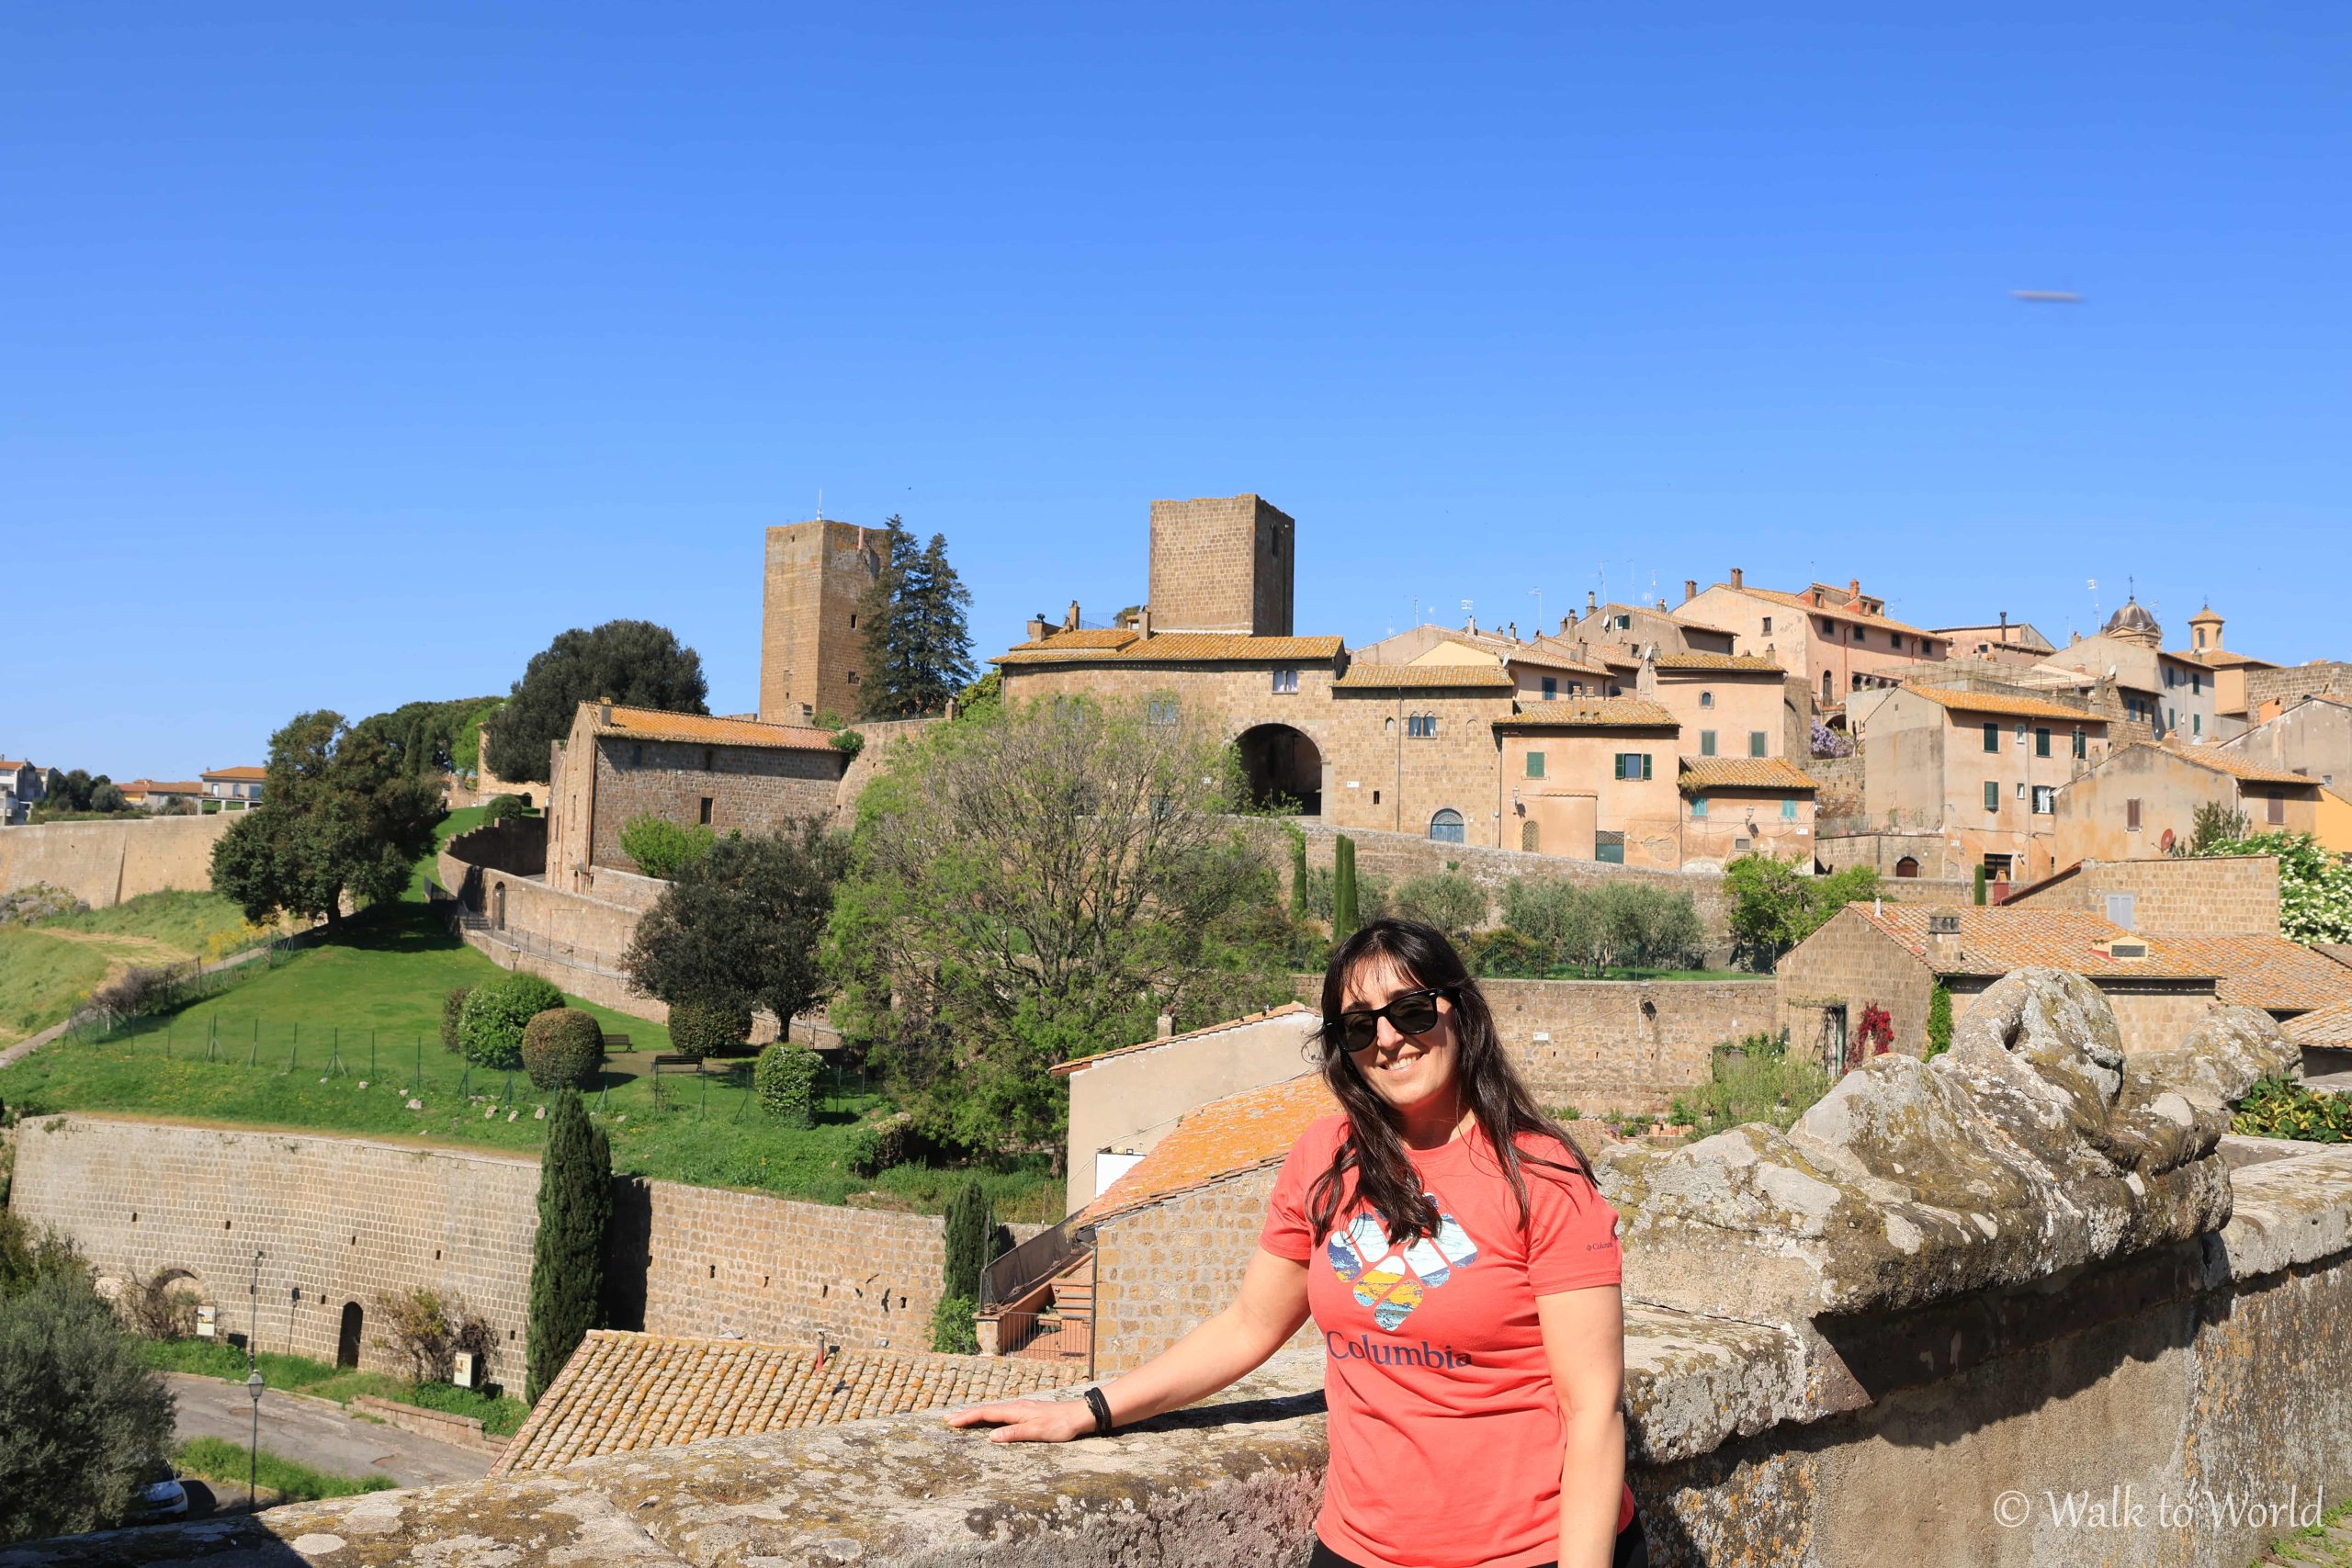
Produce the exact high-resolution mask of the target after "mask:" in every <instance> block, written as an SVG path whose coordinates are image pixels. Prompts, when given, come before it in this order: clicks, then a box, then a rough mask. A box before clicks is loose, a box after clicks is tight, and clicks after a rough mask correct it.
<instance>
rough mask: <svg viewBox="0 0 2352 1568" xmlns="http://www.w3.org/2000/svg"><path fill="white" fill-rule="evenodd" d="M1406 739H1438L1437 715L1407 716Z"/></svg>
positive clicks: (1418, 714)
mask: <svg viewBox="0 0 2352 1568" xmlns="http://www.w3.org/2000/svg"><path fill="white" fill-rule="evenodd" d="M1405 738H1406V739H1408V740H1434V739H1437V715H1435V714H1433V713H1416V714H1408V715H1406V716H1405Z"/></svg>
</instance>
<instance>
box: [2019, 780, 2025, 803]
mask: <svg viewBox="0 0 2352 1568" xmlns="http://www.w3.org/2000/svg"><path fill="white" fill-rule="evenodd" d="M2024 798H2025V781H2024V780H2023V779H2019V780H2018V799H2019V800H2023V799H2024Z"/></svg>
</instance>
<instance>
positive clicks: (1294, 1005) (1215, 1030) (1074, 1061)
mask: <svg viewBox="0 0 2352 1568" xmlns="http://www.w3.org/2000/svg"><path fill="white" fill-rule="evenodd" d="M1292 1013H1299V1014H1305V1013H1306V1005H1305V1004H1304V1003H1301V1002H1284V1003H1283V1005H1282V1006H1280V1007H1278V1008H1268V1009H1267V1010H1265V1011H1263V1012H1253V1013H1246V1014H1244V1015H1243V1016H1241V1017H1239V1018H1228V1019H1227V1020H1226V1021H1224V1022H1223V1023H1212V1024H1207V1025H1205V1026H1204V1027H1202V1028H1199V1029H1188V1030H1186V1031H1184V1032H1183V1033H1182V1034H1159V1035H1155V1036H1153V1037H1152V1038H1151V1039H1149V1040H1139V1041H1137V1042H1136V1043H1134V1044H1133V1045H1119V1046H1114V1047H1113V1048H1112V1049H1111V1050H1108V1051H1097V1052H1095V1053H1094V1055H1091V1056H1073V1057H1071V1058H1070V1059H1069V1061H1067V1062H1057V1063H1055V1064H1054V1065H1053V1066H1050V1067H1048V1068H1046V1071H1047V1072H1049V1073H1052V1074H1054V1075H1055V1076H1056V1077H1069V1075H1070V1074H1072V1073H1074V1072H1076V1071H1078V1070H1079V1068H1080V1067H1091V1066H1093V1065H1094V1064H1095V1063H1097V1062H1105V1061H1108V1060H1110V1059H1111V1058H1112V1057H1114V1056H1125V1055H1128V1054H1129V1053H1131V1052H1136V1051H1148V1050H1150V1049H1151V1048H1152V1047H1153V1046H1155V1045H1173V1044H1175V1043H1177V1042H1178V1041H1180V1040H1198V1039H1199V1038H1200V1037H1201V1036H1202V1035H1204V1034H1221V1033H1223V1032H1225V1031H1227V1030H1228V1029H1239V1028H1240V1027H1242V1026H1243V1025H1244V1024H1250V1023H1263V1022H1265V1021H1266V1020H1268V1019H1270V1018H1286V1017H1288V1016H1289V1015H1291V1014H1292Z"/></svg>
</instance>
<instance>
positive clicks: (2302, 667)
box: [2245, 660, 2352, 717]
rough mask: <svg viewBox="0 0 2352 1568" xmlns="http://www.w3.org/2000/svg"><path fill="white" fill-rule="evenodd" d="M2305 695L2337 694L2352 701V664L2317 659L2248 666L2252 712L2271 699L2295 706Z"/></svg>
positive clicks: (2247, 693) (2247, 700)
mask: <svg viewBox="0 0 2352 1568" xmlns="http://www.w3.org/2000/svg"><path fill="white" fill-rule="evenodd" d="M2305 697H2335V698H2336V699H2337V700H2338V701H2341V702H2352V664H2346V663H2340V662H2331V661H2329V660H2312V662H2311V663H2309V664H2290V665H2288V666H2286V667H2285V668H2284V669H2279V670H2248V671H2246V672H2245V703H2246V708H2247V711H2248V713H2249V715H2250V716H2256V717H2259V715H2258V714H2257V713H2256V710H2258V709H2260V708H2261V707H2262V706H2263V705H2265V704H2267V703H2279V704H2282V705H2290V706H2291V705H2293V704H2295V703H2298V702H2301V700H2302V699H2303V698H2305Z"/></svg>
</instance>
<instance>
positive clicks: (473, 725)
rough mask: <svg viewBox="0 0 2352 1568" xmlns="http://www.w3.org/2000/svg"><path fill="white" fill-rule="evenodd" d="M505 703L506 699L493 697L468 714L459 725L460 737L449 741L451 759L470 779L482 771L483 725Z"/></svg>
mask: <svg viewBox="0 0 2352 1568" xmlns="http://www.w3.org/2000/svg"><path fill="white" fill-rule="evenodd" d="M503 705H504V699H503V698H497V697H493V698H491V699H489V700H487V701H485V702H484V703H483V704H482V705H481V706H480V707H478V708H476V709H475V710H474V711H473V712H471V713H469V714H468V715H467V716H466V722H465V723H463V724H461V725H459V726H458V738H457V739H455V740H452V741H451V742H449V761H450V764H451V765H452V766H453V767H455V768H456V769H457V771H458V773H459V774H461V775H462V776H464V777H465V778H468V779H472V778H475V777H478V776H479V775H480V774H481V727H482V726H483V725H484V724H487V723H488V722H489V721H490V718H491V716H492V715H493V714H495V713H496V712H497V711H498V710H499V709H500V708H501V707H502V706H503Z"/></svg>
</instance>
